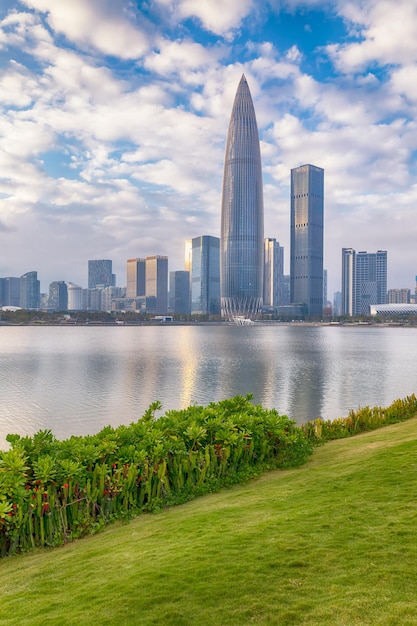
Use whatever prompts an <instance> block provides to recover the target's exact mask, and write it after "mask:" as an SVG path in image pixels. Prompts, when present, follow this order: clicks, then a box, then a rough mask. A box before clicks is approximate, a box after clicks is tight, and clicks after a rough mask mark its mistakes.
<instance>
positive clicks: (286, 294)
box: [281, 274, 291, 306]
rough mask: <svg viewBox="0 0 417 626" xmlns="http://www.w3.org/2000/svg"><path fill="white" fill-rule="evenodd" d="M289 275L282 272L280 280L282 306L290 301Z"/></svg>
mask: <svg viewBox="0 0 417 626" xmlns="http://www.w3.org/2000/svg"><path fill="white" fill-rule="evenodd" d="M290 285H291V281H290V275H289V274H284V276H283V280H282V303H281V304H282V306H288V305H289V303H290Z"/></svg>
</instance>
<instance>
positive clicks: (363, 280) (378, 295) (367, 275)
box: [355, 250, 387, 315]
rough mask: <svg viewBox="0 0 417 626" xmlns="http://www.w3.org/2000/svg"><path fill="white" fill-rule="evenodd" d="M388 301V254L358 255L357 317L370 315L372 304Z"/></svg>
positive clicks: (360, 253) (384, 252)
mask: <svg viewBox="0 0 417 626" xmlns="http://www.w3.org/2000/svg"><path fill="white" fill-rule="evenodd" d="M386 301H387V252H386V251H385V250H378V251H377V252H370V253H368V252H357V253H356V288H355V315H369V310H370V309H369V307H370V305H371V304H385V303H386Z"/></svg>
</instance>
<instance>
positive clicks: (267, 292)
mask: <svg viewBox="0 0 417 626" xmlns="http://www.w3.org/2000/svg"><path fill="white" fill-rule="evenodd" d="M283 290H284V248H283V247H282V246H280V245H279V242H278V241H277V240H276V239H273V238H266V239H265V240H264V279H263V305H264V307H272V308H274V309H276V307H277V306H280V305H282V304H285V303H284V297H283Z"/></svg>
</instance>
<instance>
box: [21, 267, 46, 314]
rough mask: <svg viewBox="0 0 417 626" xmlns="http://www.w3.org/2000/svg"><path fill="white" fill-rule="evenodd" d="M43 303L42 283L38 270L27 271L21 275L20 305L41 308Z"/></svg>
mask: <svg viewBox="0 0 417 626" xmlns="http://www.w3.org/2000/svg"><path fill="white" fill-rule="evenodd" d="M40 303H41V284H40V281H39V280H38V272H27V273H26V274H23V276H21V277H20V307H21V308H22V309H39V307H40Z"/></svg>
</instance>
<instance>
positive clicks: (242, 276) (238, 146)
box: [220, 74, 264, 319]
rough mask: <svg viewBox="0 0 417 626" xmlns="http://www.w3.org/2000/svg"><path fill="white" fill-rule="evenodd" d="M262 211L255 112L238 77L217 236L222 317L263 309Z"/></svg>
mask: <svg viewBox="0 0 417 626" xmlns="http://www.w3.org/2000/svg"><path fill="white" fill-rule="evenodd" d="M263 237H264V209H263V187H262V166H261V152H260V147H259V134H258V127H257V124H256V116H255V109H254V106H253V102H252V96H251V94H250V91H249V86H248V83H247V80H246V77H245V75H244V74H243V75H242V78H241V79H240V83H239V86H238V89H237V92H236V96H235V100H234V103H233V109H232V114H231V117H230V123H229V132H228V136H227V143H226V152H225V160H224V174H223V196H222V212H221V235H220V290H221V308H222V316H223V317H225V318H228V319H233V318H236V317H245V318H250V319H253V318H254V317H256V315H257V313H258V312H259V310H260V308H261V306H262V290H263V285H262V280H263Z"/></svg>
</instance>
